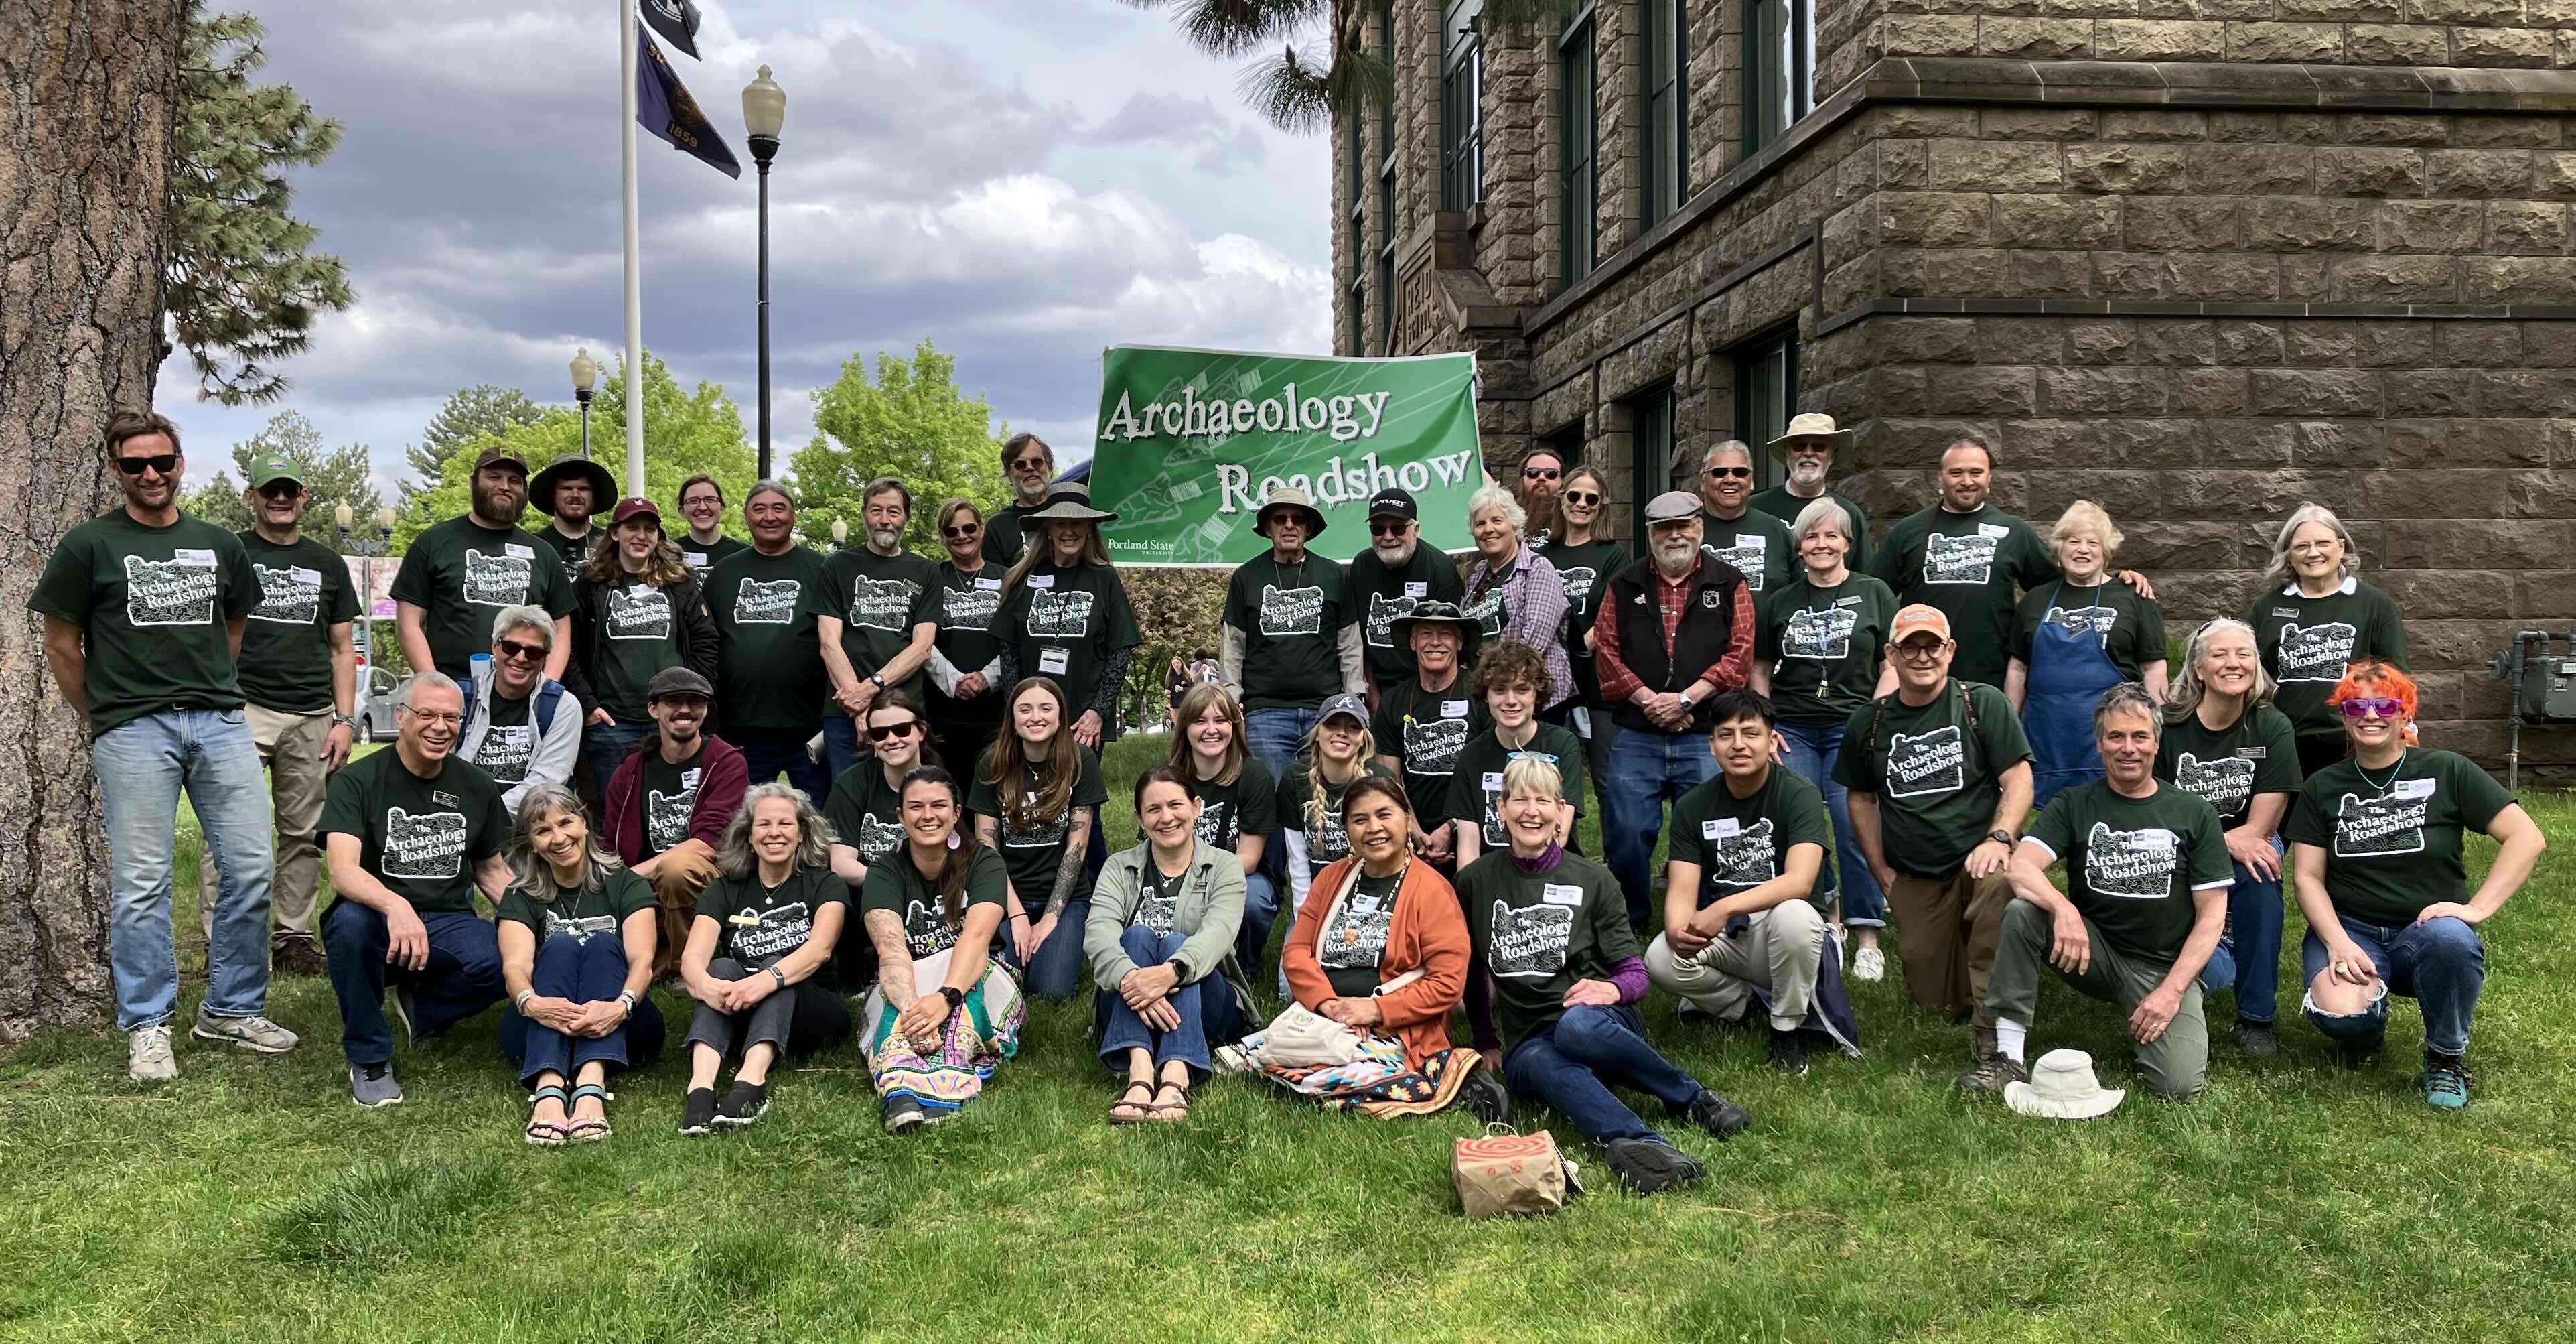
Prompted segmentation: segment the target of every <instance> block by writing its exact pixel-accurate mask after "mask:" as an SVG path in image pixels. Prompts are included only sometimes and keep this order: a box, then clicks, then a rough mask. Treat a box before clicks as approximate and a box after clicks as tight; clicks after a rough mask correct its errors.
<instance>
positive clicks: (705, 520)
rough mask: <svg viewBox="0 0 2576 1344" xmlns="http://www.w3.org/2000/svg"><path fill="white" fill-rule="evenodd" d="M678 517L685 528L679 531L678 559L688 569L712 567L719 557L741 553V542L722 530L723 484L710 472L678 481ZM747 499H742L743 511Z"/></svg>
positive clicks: (747, 506)
mask: <svg viewBox="0 0 2576 1344" xmlns="http://www.w3.org/2000/svg"><path fill="white" fill-rule="evenodd" d="M672 502H673V503H675V504H677V505H678V506H679V510H680V518H681V519H682V521H684V522H686V523H687V524H688V525H689V526H688V530H687V531H685V532H682V533H681V534H680V538H679V541H680V559H681V561H682V562H683V563H685V564H687V565H688V567H689V568H691V569H700V570H703V569H712V568H714V567H715V565H716V564H717V563H719V562H721V561H724V560H728V559H731V558H732V557H734V556H737V555H740V554H742V552H743V551H744V550H746V549H748V548H746V547H745V546H744V545H743V544H742V543H741V542H739V541H736V540H734V539H733V538H731V537H728V536H726V535H725V534H724V507H725V498H724V487H723V486H722V485H719V484H717V482H716V478H715V477H713V476H703V475H701V476H692V477H690V478H689V479H687V480H685V481H682V482H680V493H679V497H678V498H677V499H675V500H674V501H672ZM750 508H751V501H750V500H749V499H748V498H746V499H744V500H743V509H744V510H745V511H746V513H747V512H748V511H749V510H750Z"/></svg>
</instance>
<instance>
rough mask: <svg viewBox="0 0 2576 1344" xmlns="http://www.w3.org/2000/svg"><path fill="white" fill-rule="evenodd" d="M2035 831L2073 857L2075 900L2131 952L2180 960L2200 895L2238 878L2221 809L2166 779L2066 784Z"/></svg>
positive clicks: (2064, 859)
mask: <svg viewBox="0 0 2576 1344" xmlns="http://www.w3.org/2000/svg"><path fill="white" fill-rule="evenodd" d="M2023 838H2024V839H2025V840H2027V841H2029V842H2031V843H2035V844H2037V845H2039V846H2040V847H2041V848H2042V849H2045V850H2047V851H2048V852H2049V853H2050V854H2052V855H2054V856H2056V858H2057V859H2058V861H2059V862H2061V863H2063V864H2065V865H2066V899H2067V900H2068V901H2070V902H2072V903H2073V904H2074V906H2075V908H2076V909H2077V910H2078V911H2080V912H2081V913H2082V914H2083V916H2084V917H2085V918H2086V919H2089V920H2091V921H2093V927H2094V928H2097V929H2099V930H2101V931H2102V938H2103V941H2105V942H2107V943H2109V944H2110V945H2111V946H2112V947H2113V948H2114V949H2116V950H2117V951H2118V952H2119V953H2120V954H2121V955H2122V956H2127V957H2138V958H2143V959H2145V960H2148V961H2161V962H2171V961H2172V960H2173V959H2174V958H2175V957H2178V956H2180V955H2182V944H2183V940H2184V939H2185V938H2188V937H2190V936H2191V922H2192V908H2191V894H2192V893H2193V892H2195V891H2205V890H2208V889H2210V888H2212V887H2215V888H2218V889H2220V890H2225V889H2226V888H2227V887H2228V886H2230V885H2232V884H2233V883H2234V882H2235V880H2236V862H2235V860H2233V859H2230V858H2229V857H2228V856H2227V835H2226V831H2225V829H2224V828H2223V827H2221V826H2220V825H2219V822H2218V814H2217V813H2216V812H2214V811H2212V810H2211V809H2210V806H2209V804H2207V803H2205V802H2202V801H2201V800H2200V799H2199V797H2198V796H2196V795H2194V794H2190V793H2186V792H2184V791H2183V790H2181V789H2177V788H2175V787H2173V786H2172V785H2169V784H2165V785H2158V786H2157V787H2156V791H2155V792H2154V793H2152V794H2150V795H2148V796H2147V797H2144V798H2125V797H2122V796H2121V795H2120V794H2118V793H2115V792H2113V791H2112V789H2111V785H2110V783H2109V781H2107V780H2099V779H2097V780H2093V781H2090V782H2088V783H2084V784H2079V785H2076V786H2075V787H2074V788H2071V789H2066V790H2064V791H2062V792H2060V793H2059V794H2058V795H2057V796H2056V797H2055V798H2052V799H2050V800H2049V804H2048V808H2047V810H2045V811H2043V812H2041V813H2040V814H2039V820H2038V821H2037V822H2035V823H2033V824H2032V825H2031V828H2030V834H2029V835H2027V836H2025V837H2023Z"/></svg>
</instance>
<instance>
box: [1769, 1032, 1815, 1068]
mask: <svg viewBox="0 0 2576 1344" xmlns="http://www.w3.org/2000/svg"><path fill="white" fill-rule="evenodd" d="M1771 1067H1772V1068H1774V1069H1777V1070H1779V1071H1780V1072H1782V1073H1785V1074H1788V1075H1789V1076H1790V1077H1792V1078H1798V1077H1803V1076H1805V1074H1806V1072H1807V1043H1806V1042H1805V1041H1803V1040H1800V1039H1798V1033H1796V1032H1794V1031H1782V1030H1780V1029H1779V1028H1777V1027H1774V1028H1772V1029H1771Z"/></svg>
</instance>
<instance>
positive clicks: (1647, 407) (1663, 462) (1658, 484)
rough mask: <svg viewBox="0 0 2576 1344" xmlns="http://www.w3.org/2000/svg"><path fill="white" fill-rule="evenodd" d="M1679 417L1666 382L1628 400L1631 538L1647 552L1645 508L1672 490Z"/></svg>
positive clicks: (1641, 550) (1642, 551) (1671, 389)
mask: <svg viewBox="0 0 2576 1344" xmlns="http://www.w3.org/2000/svg"><path fill="white" fill-rule="evenodd" d="M1680 419H1681V417H1680V415H1679V414H1678V408H1677V407H1676V406H1675V405H1674V403H1673V386H1672V384H1670V383H1666V384H1664V385H1663V386H1661V387H1658V388H1655V389H1654V390H1652V391H1650V392H1644V393H1640V394H1638V395H1637V396H1635V397H1631V398H1629V400H1628V455H1629V456H1628V478H1629V480H1631V481H1632V482H1634V484H1633V485H1631V486H1630V487H1629V493H1630V494H1631V495H1633V496H1635V498H1633V499H1630V500H1629V501H1628V515H1629V518H1628V521H1629V528H1628V535H1629V536H1631V537H1634V538H1637V539H1638V547H1637V549H1638V552H1639V554H1643V553H1644V552H1645V536H1646V505H1647V504H1648V503H1649V502H1650V501H1652V500H1653V499H1654V497H1655V496H1657V495H1660V494H1662V493H1664V492H1665V491H1667V490H1670V489H1672V488H1673V453H1674V452H1675V451H1676V450H1677V449H1679V448H1680V446H1681V433H1680V428H1681V427H1680Z"/></svg>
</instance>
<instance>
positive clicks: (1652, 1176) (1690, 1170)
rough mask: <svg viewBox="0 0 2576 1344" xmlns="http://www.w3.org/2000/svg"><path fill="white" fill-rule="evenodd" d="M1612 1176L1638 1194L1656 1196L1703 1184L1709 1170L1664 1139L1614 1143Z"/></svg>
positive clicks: (1611, 1155) (1611, 1159) (1612, 1146)
mask: <svg viewBox="0 0 2576 1344" xmlns="http://www.w3.org/2000/svg"><path fill="white" fill-rule="evenodd" d="M1610 1174H1611V1175H1613V1176H1616V1177H1618V1178H1619V1179H1620V1181H1621V1182H1622V1183H1624V1184H1625V1185H1626V1186H1627V1187H1628V1188H1629V1189H1631V1190H1634V1191H1636V1192H1637V1193H1638V1194H1641V1195H1654V1194H1661V1193H1663V1192H1664V1191H1666V1190H1671V1189H1675V1188H1677V1187H1680V1186H1685V1185H1689V1184H1691V1183H1692V1182H1694V1181H1699V1180H1703V1179H1705V1178H1706V1177H1707V1176H1708V1168H1706V1167H1703V1166H1701V1165H1700V1164H1699V1160H1698V1159H1697V1158H1694V1157H1692V1156H1691V1155H1690V1154H1688V1153H1685V1152H1683V1151H1682V1150H1681V1149H1679V1148H1676V1147H1674V1146H1672V1145H1671V1144H1669V1143H1666V1142H1664V1141H1663V1140H1661V1139H1612V1140H1611V1141H1610Z"/></svg>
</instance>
